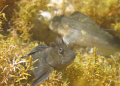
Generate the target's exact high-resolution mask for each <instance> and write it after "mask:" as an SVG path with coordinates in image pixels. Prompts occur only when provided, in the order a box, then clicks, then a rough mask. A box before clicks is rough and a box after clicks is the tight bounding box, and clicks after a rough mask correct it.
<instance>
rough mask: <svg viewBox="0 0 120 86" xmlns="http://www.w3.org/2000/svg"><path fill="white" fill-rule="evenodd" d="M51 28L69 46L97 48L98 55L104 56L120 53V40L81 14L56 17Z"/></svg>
mask: <svg viewBox="0 0 120 86" xmlns="http://www.w3.org/2000/svg"><path fill="white" fill-rule="evenodd" d="M49 28H50V30H52V31H54V32H55V33H57V34H59V35H60V36H61V37H62V39H63V41H64V42H65V43H66V44H67V45H69V44H73V45H74V44H77V45H79V46H85V47H96V48H97V54H99V55H103V56H110V55H112V54H115V53H118V52H120V39H119V38H118V37H116V36H114V35H113V34H110V33H109V32H108V31H106V30H104V29H103V28H101V27H99V26H98V25H97V24H96V23H95V22H94V21H93V20H92V19H91V18H90V17H88V16H87V15H85V14H83V13H81V12H74V13H72V14H71V15H70V16H65V15H61V16H55V17H54V18H53V19H52V20H51V22H50V24H49Z"/></svg>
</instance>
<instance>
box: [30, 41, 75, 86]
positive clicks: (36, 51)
mask: <svg viewBox="0 0 120 86" xmlns="http://www.w3.org/2000/svg"><path fill="white" fill-rule="evenodd" d="M50 46H51V47H48V46H47V45H45V44H40V45H38V46H36V47H35V48H33V49H32V50H31V51H30V53H28V56H31V57H32V61H35V60H37V59H38V60H37V62H35V63H34V64H33V66H34V67H37V68H35V69H34V70H31V71H29V73H30V74H31V77H30V78H29V80H32V79H34V80H33V82H32V84H31V86H35V85H38V84H40V83H41V82H43V81H45V80H46V79H47V78H48V77H49V73H51V72H52V70H51V68H53V69H55V70H61V69H64V68H65V67H67V66H68V65H70V64H71V63H72V62H73V61H74V59H75V56H76V54H75V53H74V52H73V51H72V50H70V49H69V48H68V47H67V45H66V44H64V43H63V41H60V39H59V41H57V42H52V43H50Z"/></svg>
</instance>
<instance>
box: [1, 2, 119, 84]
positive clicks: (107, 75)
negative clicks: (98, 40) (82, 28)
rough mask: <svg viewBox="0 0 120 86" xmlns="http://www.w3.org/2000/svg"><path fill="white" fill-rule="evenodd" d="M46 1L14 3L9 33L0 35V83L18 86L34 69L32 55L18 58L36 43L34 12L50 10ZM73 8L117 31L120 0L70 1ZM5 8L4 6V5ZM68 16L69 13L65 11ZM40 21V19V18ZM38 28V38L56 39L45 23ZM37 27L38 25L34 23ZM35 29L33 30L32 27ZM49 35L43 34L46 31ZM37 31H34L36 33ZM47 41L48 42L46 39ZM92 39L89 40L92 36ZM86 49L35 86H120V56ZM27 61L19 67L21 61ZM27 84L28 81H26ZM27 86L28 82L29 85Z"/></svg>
mask: <svg viewBox="0 0 120 86" xmlns="http://www.w3.org/2000/svg"><path fill="white" fill-rule="evenodd" d="M48 3H49V1H48V0H26V1H25V0H20V1H19V2H18V1H17V2H16V11H15V14H14V16H13V18H12V20H11V21H12V24H11V26H10V29H9V32H10V33H9V34H7V35H6V36H5V35H2V34H0V85H1V86H2V85H3V86H20V85H23V84H25V82H22V81H23V80H24V81H25V80H27V79H28V76H30V74H29V73H28V71H29V70H32V69H34V68H33V66H32V64H34V62H32V61H31V60H32V58H31V57H30V58H28V59H27V58H26V59H21V57H22V56H25V55H26V54H27V53H29V51H30V50H31V49H32V48H34V47H35V46H37V45H38V43H36V42H31V36H32V35H33V34H34V32H33V33H32V34H31V33H30V31H32V29H33V27H34V25H35V24H36V23H34V22H33V21H35V20H34V19H37V12H38V11H39V10H42V11H50V12H51V13H52V10H51V9H50V8H47V4H48ZM72 4H73V6H74V8H75V10H77V11H80V12H83V13H85V14H86V15H88V16H89V17H91V18H92V19H93V20H94V21H95V22H96V23H97V24H98V25H99V26H101V27H103V28H107V29H108V28H110V29H115V30H120V17H119V15H120V1H119V0H72ZM3 9H4V8H3ZM64 13H65V14H67V13H66V12H64ZM4 15H7V14H4V13H3V12H2V10H1V11H0V28H2V20H1V19H6V18H5V16H4ZM67 15H68V14H67ZM40 22H42V21H40ZM40 24H41V26H40V27H38V28H37V30H38V29H39V30H38V31H37V32H39V31H41V32H40V35H41V36H39V37H38V38H39V39H40V40H41V39H42V40H44V41H45V43H49V42H50V41H51V40H53V38H55V37H54V36H53V35H54V34H53V33H52V32H49V30H48V29H46V28H48V25H47V24H44V23H43V22H42V23H40ZM35 26H37V25H35ZM35 31H36V30H35ZM48 33H51V34H52V35H51V34H49V35H48V36H45V35H46V34H48ZM35 34H36V32H35ZM48 40H49V41H48ZM91 40H92V39H91ZM96 52H97V49H96V48H94V53H92V54H88V53H87V52H84V53H78V54H77V56H76V59H75V61H74V62H73V63H72V64H71V65H69V66H68V67H67V68H66V69H64V70H61V71H53V72H52V74H50V77H49V78H48V80H46V81H44V82H42V83H41V84H40V85H38V86H120V69H119V68H120V63H119V62H120V55H119V54H118V55H111V56H110V58H106V57H104V56H99V55H96ZM23 62H24V63H26V64H27V65H25V67H24V66H22V65H21V64H20V63H23ZM28 84H30V83H28ZM28 86H29V85H28Z"/></svg>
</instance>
